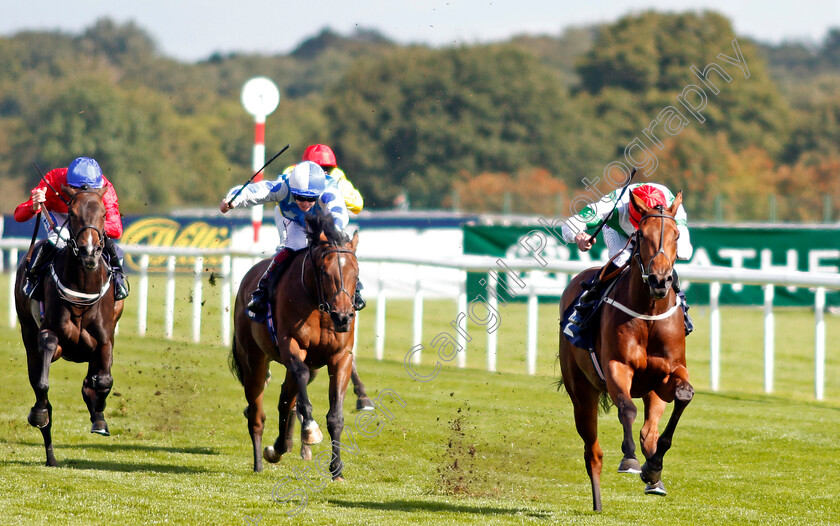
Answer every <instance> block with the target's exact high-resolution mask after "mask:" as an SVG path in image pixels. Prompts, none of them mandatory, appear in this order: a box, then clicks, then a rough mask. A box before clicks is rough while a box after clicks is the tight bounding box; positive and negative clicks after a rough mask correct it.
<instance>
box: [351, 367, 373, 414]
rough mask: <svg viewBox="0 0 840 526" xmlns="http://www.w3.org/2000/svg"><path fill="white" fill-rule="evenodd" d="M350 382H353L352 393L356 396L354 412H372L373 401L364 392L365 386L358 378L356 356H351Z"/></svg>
mask: <svg viewBox="0 0 840 526" xmlns="http://www.w3.org/2000/svg"><path fill="white" fill-rule="evenodd" d="M350 381H352V382H353V393H354V394H355V395H356V411H373V410H374V409H375V406H374V405H373V401H372V400H371V399H370V397H369V396H368V394H367V391H366V390H365V384H363V383H362V379H361V378H359V372H358V371H357V370H356V356H355V355H353V373H352V374H351V375H350Z"/></svg>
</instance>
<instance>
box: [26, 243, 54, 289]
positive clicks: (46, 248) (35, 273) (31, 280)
mask: <svg viewBox="0 0 840 526" xmlns="http://www.w3.org/2000/svg"><path fill="white" fill-rule="evenodd" d="M55 252H56V250H55V245H53V244H52V243H50V242H49V241H47V242H45V243H41V245H40V246H39V247H38V248H37V249H36V251H35V256H34V257H33V258H32V261H31V262H30V263H29V267H27V269H26V271H25V272H24V273H23V286H22V287H21V288H22V289H23V290H22V292H23V294H24V296H26V297H27V298H31V299H35V298H33V295H34V294H35V290H36V289H37V288H38V284H39V283H40V277H41V274H42V273H43V270H44V267H45V266H46V265H47V263H49V262H50V260H52V258H53V256H54V255H55Z"/></svg>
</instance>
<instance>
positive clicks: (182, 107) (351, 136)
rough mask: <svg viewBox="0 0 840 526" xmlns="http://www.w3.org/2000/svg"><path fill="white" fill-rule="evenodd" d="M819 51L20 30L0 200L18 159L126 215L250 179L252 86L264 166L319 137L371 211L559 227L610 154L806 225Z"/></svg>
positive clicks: (28, 169)
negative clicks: (280, 40)
mask: <svg viewBox="0 0 840 526" xmlns="http://www.w3.org/2000/svg"><path fill="white" fill-rule="evenodd" d="M736 47H737V49H736ZM721 55H724V56H725V57H728V58H729V59H730V60H729V61H727V60H726V59H721V58H719V57H720V56H721ZM739 57H740V58H739ZM838 57H840V29H835V30H832V31H831V32H829V34H828V36H827V37H826V39H825V40H824V41H823V42H822V43H820V44H811V45H809V44H804V43H795V42H794V43H784V44H779V45H767V44H762V43H759V42H754V41H750V40H749V39H747V38H743V37H739V36H738V35H736V34H735V33H734V31H733V29H732V25H731V23H730V21H729V20H728V19H726V18H725V17H724V16H722V15H720V14H717V13H714V12H709V11H706V12H701V13H695V12H688V13H659V12H655V11H648V12H644V13H639V14H632V15H628V16H625V17H623V18H621V19H619V20H617V21H616V22H615V23H611V24H604V25H599V26H592V27H586V28H572V29H567V30H565V31H564V32H563V33H561V34H559V35H556V36H546V35H543V36H525V35H522V36H517V37H514V38H511V39H510V40H507V41H504V42H497V43H493V44H486V45H466V46H459V47H449V48H439V49H438V48H430V47H426V46H418V45H411V46H403V45H398V44H396V43H394V42H392V41H390V40H389V39H387V38H386V37H384V36H383V35H381V34H380V33H378V32H377V31H375V30H366V29H361V30H358V31H356V32H355V33H353V34H350V35H340V34H337V33H335V32H334V31H332V30H330V29H323V30H321V31H320V32H319V33H318V34H316V35H314V36H313V37H311V38H308V39H306V40H304V41H303V42H301V43H300V45H299V46H298V47H297V48H296V49H295V50H294V51H293V52H291V53H289V54H288V55H256V54H238V53H235V54H218V53H217V54H214V55H211V56H209V57H208V58H207V59H205V60H202V61H199V62H196V63H183V62H179V61H176V60H174V59H171V58H169V57H166V56H164V55H163V54H161V53H160V51H159V50H158V49H157V47H156V44H155V43H154V41H153V40H152V38H151V37H150V36H149V35H148V34H147V33H146V32H145V31H144V30H143V29H142V28H141V27H138V26H136V25H135V24H134V23H130V22H129V23H126V24H117V23H115V22H113V21H111V20H108V19H101V20H99V21H97V22H96V23H95V24H94V25H92V26H91V27H89V28H87V29H86V30H84V31H82V32H81V33H80V34H67V33H61V32H21V33H18V34H15V35H12V36H9V37H4V38H0V200H2V202H3V205H4V210H6V211H7V213H9V212H10V211H11V209H12V207H14V206H15V205H16V204H17V203H18V202H20V201H22V200H23V199H25V198H26V196H27V191H28V189H29V188H30V187H31V186H34V184H35V183H36V181H37V178H38V175H37V172H35V170H34V169H33V168H32V161H36V162H37V163H38V164H39V165H40V166H42V167H55V166H66V165H67V163H69V161H70V160H72V159H73V158H74V157H76V156H78V155H88V156H92V157H95V158H96V159H97V160H99V161H100V164H101V165H102V166H103V169H104V170H105V173H106V175H107V176H108V177H109V178H110V179H112V180H113V181H114V182H115V184H116V186H117V189H118V192H119V195H120V201H121V208H122V209H123V211H124V213H140V214H142V213H151V212H156V213H157V212H166V211H168V210H170V209H172V208H175V207H207V206H213V205H215V203H217V202H218V201H219V199H220V196H222V195H223V194H224V192H225V191H226V190H227V188H229V187H230V186H232V185H234V184H237V183H239V182H241V181H242V180H244V179H246V178H247V177H248V176H249V175H250V173H249V171H250V166H251V159H250V156H251V144H252V141H253V121H252V118H251V117H250V116H249V115H247V114H246V113H245V112H244V110H243V109H242V107H241V105H240V102H239V94H240V90H241V88H242V85H243V84H244V82H245V81H246V80H247V79H248V78H250V77H253V76H257V75H262V76H267V77H269V78H271V79H272V80H274V81H275V82H276V83H277V84H278V87H279V88H280V91H281V94H282V95H281V102H280V105H279V107H278V109H277V111H276V112H275V113H273V114H272V115H270V116H269V117H268V121H267V124H266V145H267V146H266V149H267V153H268V154H271V153H273V150H276V149H279V147H280V146H282V145H284V144H286V143H291V144H292V145H293V148H292V149H291V151H290V152H289V154H286V157H285V164H288V163H290V162H292V161H293V160H296V159H299V157H300V155H301V153H302V151H303V148H304V147H305V146H306V145H308V144H312V143H319V142H320V143H327V144H330V145H331V146H332V147H333V149H334V150H335V152H336V155H337V157H338V160H339V165H340V166H341V167H342V168H343V169H344V170H345V172H346V173H347V174H348V175H349V177H350V178H351V180H352V181H353V182H354V184H356V186H357V187H358V188H359V189H360V190H361V192H362V193H363V195H365V197H366V202H367V207H368V208H370V209H382V208H389V207H391V206H393V204H394V202H395V199H397V198H398V197H400V196H402V197H405V196H408V199H409V200H410V202H411V206H412V207H416V208H440V207H447V208H451V207H457V208H459V209H462V210H465V211H471V212H500V211H502V210H503V209H505V210H510V211H516V212H521V213H531V214H546V215H568V214H569V213H570V212H573V211H574V206H573V203H575V199H576V197H579V196H581V195H587V192H589V194H590V195H595V194H597V193H606V192H608V191H610V190H611V189H612V187H613V186H614V184H616V181H620V180H621V174H620V172H618V171H615V170H616V169H620V166H619V164H618V163H622V162H623V163H624V164H625V165H627V166H629V165H632V164H633V163H635V164H636V165H638V166H640V167H643V170H642V172H643V173H644V172H647V173H645V175H647V176H648V177H649V179H650V180H656V181H658V182H662V183H664V184H667V185H668V186H669V187H671V188H673V189H674V190H678V189H683V190H684V191H685V203H686V207H687V209H688V212H689V215H690V217H694V218H700V219H704V218H706V219H710V218H712V217H715V216H717V217H721V218H723V219H725V220H732V221H738V220H756V219H764V218H767V217H768V215H769V214H770V210H769V207H773V210H772V216H773V217H775V218H776V219H778V220H786V221H819V220H821V219H823V217H824V216H825V214H824V209H825V207H826V206H828V207H829V208H830V209H831V210H837V209H838V208H840V178H838V177H837V169H838V167H840V156H838V153H837V146H838V143H840V127H839V126H838V119H840V90H838V89H837V88H838V87H840V58H838ZM740 61H743V68H742V67H741V66H739V65H738V64H739V63H740ZM715 66H717V69H716V68H715ZM710 68H711V69H710ZM721 72H722V74H721ZM701 77H703V78H701ZM727 77H728V80H727ZM704 80H708V83H705V82H704ZM692 86H693V87H694V88H692ZM695 88H696V89H695ZM698 90H699V91H698ZM715 90H717V91H715ZM680 98H682V102H681V101H680ZM668 108H672V109H673V110H676V112H674V111H671V110H668ZM692 108H694V110H696V111H693V110H692ZM669 112H670V113H669ZM677 114H679V115H677ZM669 115H670V117H669ZM652 124H657V125H658V127H654V128H651V126H652ZM666 126H668V128H666ZM675 131H676V133H672V132H675ZM634 139H635V140H638V142H637V143H636V142H634ZM633 144H635V145H636V146H635V147H634V146H632V145H633ZM628 152H629V153H628ZM654 160H655V166H654V164H653V161H654ZM611 163H612V164H611ZM281 164H283V163H281ZM285 164H284V166H285ZM282 168H283V166H272V168H271V169H269V172H272V170H273V171H274V172H279V171H280V170H281V169H282ZM605 169H607V171H606V172H605ZM610 170H613V171H612V172H610ZM773 196H780V198H779V199H778V200H777V201H774V199H773ZM834 219H836V217H834Z"/></svg>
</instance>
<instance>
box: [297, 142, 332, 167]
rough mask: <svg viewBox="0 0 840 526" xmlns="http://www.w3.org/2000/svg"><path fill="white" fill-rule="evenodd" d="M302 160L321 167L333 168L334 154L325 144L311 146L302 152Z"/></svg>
mask: <svg viewBox="0 0 840 526" xmlns="http://www.w3.org/2000/svg"><path fill="white" fill-rule="evenodd" d="M303 160H304V161H312V162H313V163H315V164H318V165H321V166H329V167H335V166H338V163H336V162H335V154H334V153H333V151H332V148H330V147H329V146H327V145H326V144H313V145H312V146H309V147H308V148H307V149H306V150H304V151H303Z"/></svg>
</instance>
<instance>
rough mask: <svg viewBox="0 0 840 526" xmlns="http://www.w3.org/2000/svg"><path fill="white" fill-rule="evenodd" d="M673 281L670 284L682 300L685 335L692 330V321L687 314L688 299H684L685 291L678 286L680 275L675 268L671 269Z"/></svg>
mask: <svg viewBox="0 0 840 526" xmlns="http://www.w3.org/2000/svg"><path fill="white" fill-rule="evenodd" d="M673 275H674V281H673V283H672V284H671V286H672V287H674V292H676V293H677V297H678V298H679V299H680V301H681V302H682V311H683V317H684V318H685V335H686V336H688V335H689V334H691V333H692V332H694V323H693V322H692V321H691V316H689V315H688V308H689V307H688V301H687V300H686V299H685V292H683V291H682V289H681V288H680V277H679V276H678V275H677V269H674V270H673Z"/></svg>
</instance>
